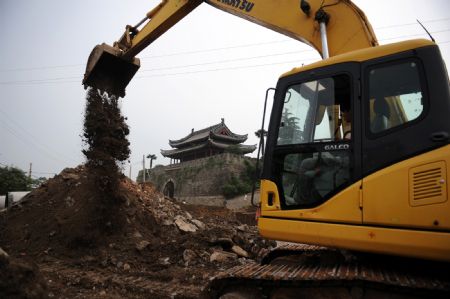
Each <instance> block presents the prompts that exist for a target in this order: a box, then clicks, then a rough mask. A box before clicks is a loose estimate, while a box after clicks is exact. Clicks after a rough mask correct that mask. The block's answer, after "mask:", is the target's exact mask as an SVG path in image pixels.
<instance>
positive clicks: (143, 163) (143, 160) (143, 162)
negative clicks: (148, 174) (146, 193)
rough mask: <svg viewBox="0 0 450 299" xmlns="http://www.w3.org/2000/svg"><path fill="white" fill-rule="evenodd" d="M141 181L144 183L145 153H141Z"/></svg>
mask: <svg viewBox="0 0 450 299" xmlns="http://www.w3.org/2000/svg"><path fill="white" fill-rule="evenodd" d="M142 183H145V155H142Z"/></svg>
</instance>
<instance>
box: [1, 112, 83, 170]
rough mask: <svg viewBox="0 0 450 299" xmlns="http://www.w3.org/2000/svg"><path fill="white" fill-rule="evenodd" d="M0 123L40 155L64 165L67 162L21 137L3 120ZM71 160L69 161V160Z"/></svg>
mask: <svg viewBox="0 0 450 299" xmlns="http://www.w3.org/2000/svg"><path fill="white" fill-rule="evenodd" d="M0 122H1V123H3V128H5V129H6V130H7V131H8V132H9V133H10V134H11V135H13V136H14V137H16V138H17V139H19V140H20V141H22V142H23V143H24V144H28V145H33V146H34V148H36V149H37V150H38V151H40V152H41V153H42V154H44V155H46V156H47V157H49V158H51V159H52V160H54V161H57V162H63V163H66V162H67V161H66V160H64V159H61V158H60V157H59V156H57V155H55V154H53V153H52V152H51V151H49V150H48V149H46V148H45V147H44V146H42V145H40V144H39V143H37V142H35V141H33V140H30V139H27V138H25V137H24V136H23V135H21V134H20V133H19V132H18V131H16V130H15V129H14V128H13V127H12V126H10V125H9V124H8V123H7V122H6V121H5V120H3V119H2V118H0ZM69 160H71V159H69ZM71 161H72V162H75V161H74V160H71Z"/></svg>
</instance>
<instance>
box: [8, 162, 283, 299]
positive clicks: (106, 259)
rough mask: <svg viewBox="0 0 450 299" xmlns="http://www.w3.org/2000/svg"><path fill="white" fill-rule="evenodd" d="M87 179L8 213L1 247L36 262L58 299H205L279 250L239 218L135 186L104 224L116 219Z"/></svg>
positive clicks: (39, 194) (73, 177)
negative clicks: (231, 271) (228, 273)
mask: <svg viewBox="0 0 450 299" xmlns="http://www.w3.org/2000/svg"><path fill="white" fill-rule="evenodd" d="M88 177H89V176H88V175H87V173H86V170H85V168H84V167H82V166H80V167H78V168H75V169H66V170H64V171H63V172H62V173H61V174H59V175H57V176H56V177H55V178H53V179H50V180H49V181H48V182H47V183H45V184H44V185H42V186H41V187H40V188H38V189H36V190H34V191H33V192H31V193H30V194H29V195H28V196H27V197H26V198H25V199H24V200H23V201H22V202H21V204H19V205H16V206H15V207H14V208H12V209H10V210H8V211H7V212H5V213H2V214H1V215H0V247H2V248H3V249H4V250H5V251H6V252H8V254H9V255H11V256H13V257H21V258H23V257H30V258H32V259H33V260H35V261H36V263H37V264H38V266H39V268H40V271H41V272H42V275H43V276H44V277H45V279H46V281H47V284H48V289H49V294H50V295H53V296H56V297H70V298H78V297H79V298H83V297H90V298H97V297H99V298H100V297H101V298H105V295H107V296H106V297H107V298H121V297H128V298H130V297H131V298H141V297H142V298H148V296H149V294H153V295H152V296H154V297H158V298H197V297H198V295H199V293H200V291H201V289H202V287H204V286H205V285H206V283H207V282H208V280H209V279H210V278H211V277H212V276H214V275H216V274H217V273H218V271H220V270H224V269H227V268H230V267H232V266H235V265H240V264H245V263H250V262H254V261H255V260H258V259H259V258H260V257H261V256H263V255H264V254H265V253H266V252H267V251H268V250H269V249H270V248H271V247H272V246H274V245H275V244H274V242H271V241H267V240H264V239H262V238H260V237H259V236H258V234H257V229H256V227H254V226H249V225H246V224H242V223H240V222H239V221H238V220H236V217H235V214H234V213H233V212H232V211H230V210H227V209H225V208H218V207H204V206H186V205H183V204H180V203H178V202H175V201H172V200H169V199H167V198H164V196H163V195H162V194H160V193H159V192H157V191H156V190H155V189H154V188H153V187H152V186H151V185H144V186H142V185H137V184H135V183H133V182H131V181H130V180H128V179H126V178H122V180H121V183H120V187H119V189H120V190H119V193H120V198H121V204H120V205H118V206H117V207H115V208H114V210H113V211H110V212H111V215H114V217H110V218H108V222H107V223H101V222H102V221H104V219H103V218H101V217H100V216H99V215H104V213H108V212H109V211H108V210H106V211H105V210H104V209H105V207H104V206H103V205H100V206H99V205H98V203H97V202H96V198H95V194H96V192H95V191H96V190H95V188H96V186H95V184H94V183H93V182H91V181H90V180H89V178H88ZM99 209H100V211H101V213H99ZM105 227H106V228H107V229H106V230H105V229H104V228H105ZM100 228H102V229H100ZM49 281H51V283H49ZM0 297H2V294H1V293H0Z"/></svg>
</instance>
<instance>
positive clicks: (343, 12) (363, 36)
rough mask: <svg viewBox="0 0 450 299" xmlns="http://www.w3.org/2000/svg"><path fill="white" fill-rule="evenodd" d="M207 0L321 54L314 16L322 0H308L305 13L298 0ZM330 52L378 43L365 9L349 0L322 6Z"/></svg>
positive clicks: (317, 26) (341, 51)
mask: <svg viewBox="0 0 450 299" xmlns="http://www.w3.org/2000/svg"><path fill="white" fill-rule="evenodd" d="M205 2H206V3H208V4H210V5H212V6H214V7H216V8H219V9H221V10H224V11H226V12H228V13H231V14H234V15H236V16H238V17H241V18H244V19H246V20H249V21H251V22H254V23H256V24H259V25H261V26H264V27H266V28H269V29H272V30H274V31H276V32H279V33H282V34H285V35H287V36H290V37H292V38H295V39H297V40H300V41H302V42H305V43H306V44H309V45H311V46H312V47H313V48H315V49H316V50H317V51H318V52H319V53H320V54H322V43H321V38H320V32H319V24H318V22H317V21H315V19H314V16H315V14H316V12H317V10H319V8H320V7H321V5H322V4H323V1H322V0H309V1H308V2H309V4H310V6H311V13H310V15H309V17H308V16H306V15H305V14H304V13H303V12H302V11H301V9H300V5H299V3H300V1H299V0H276V1H274V0H272V1H268V0H242V1H241V0H206V1H205ZM324 10H325V11H326V12H327V13H328V14H329V16H330V19H329V22H328V25H327V35H328V48H329V54H330V56H334V55H338V54H340V53H346V52H349V51H353V50H357V49H362V48H367V47H372V46H375V45H377V44H378V42H377V40H376V37H375V33H374V31H373V29H372V27H371V25H370V24H369V21H368V20H367V18H366V16H365V15H364V13H363V12H362V11H361V10H360V9H359V8H358V7H357V6H356V5H354V4H353V3H352V2H351V1H338V2H336V5H330V6H327V7H325V8H324Z"/></svg>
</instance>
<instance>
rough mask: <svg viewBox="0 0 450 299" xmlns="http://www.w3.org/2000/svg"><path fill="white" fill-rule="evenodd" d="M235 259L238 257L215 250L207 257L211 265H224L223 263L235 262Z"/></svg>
mask: <svg viewBox="0 0 450 299" xmlns="http://www.w3.org/2000/svg"><path fill="white" fill-rule="evenodd" d="M237 257H238V256H237V254H235V253H231V252H226V251H221V250H215V251H214V252H213V253H212V254H211V256H210V257H209V261H210V262H211V263H213V262H218V263H224V262H228V261H230V260H235V259H237Z"/></svg>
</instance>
